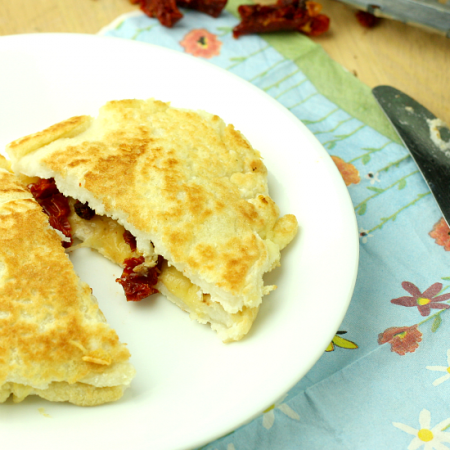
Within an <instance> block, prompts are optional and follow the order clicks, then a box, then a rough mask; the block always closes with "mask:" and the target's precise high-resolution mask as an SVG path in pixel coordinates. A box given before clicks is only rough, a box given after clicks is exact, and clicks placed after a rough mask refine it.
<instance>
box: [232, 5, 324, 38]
mask: <svg viewBox="0 0 450 450" xmlns="http://www.w3.org/2000/svg"><path fill="white" fill-rule="evenodd" d="M321 10H322V5H320V4H319V3H316V2H312V1H305V0H278V1H277V3H276V4H274V5H259V4H256V5H241V6H239V8H238V13H239V15H240V16H241V23H239V24H238V25H236V26H235V27H234V28H233V36H234V37H235V38H238V37H239V36H242V35H245V34H252V33H267V32H272V31H299V32H301V33H304V34H306V35H308V36H319V35H320V34H322V33H325V32H326V31H327V30H328V28H329V26H330V19H329V17H328V16H326V15H324V14H320V11H321Z"/></svg>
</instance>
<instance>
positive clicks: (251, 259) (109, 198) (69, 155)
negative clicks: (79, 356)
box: [8, 100, 296, 313]
mask: <svg viewBox="0 0 450 450" xmlns="http://www.w3.org/2000/svg"><path fill="white" fill-rule="evenodd" d="M49 130H50V129H49ZM42 133H44V134H48V135H53V134H54V133H53V131H47V132H46V131H44V132H42ZM49 139H50V137H49ZM51 139H53V138H51ZM30 140H31V142H32V144H30V145H31V146H35V142H34V141H35V139H34V138H31V139H30ZM19 142H20V141H19ZM8 152H9V154H10V155H11V157H12V158H13V160H14V161H15V170H16V171H22V172H24V173H25V174H27V175H31V174H33V175H39V176H44V175H47V176H54V177H55V179H56V182H57V184H59V187H60V189H61V190H62V191H63V192H64V193H65V194H66V195H71V196H73V197H77V195H75V194H77V193H76V192H75V188H78V187H79V190H80V192H79V194H80V195H79V196H81V197H83V196H85V197H86V198H84V199H81V200H83V201H86V199H87V198H88V197H89V196H92V197H93V198H94V199H96V200H97V201H98V204H99V205H101V208H102V209H103V211H99V212H100V213H102V214H106V215H110V216H113V217H115V218H116V219H119V221H121V222H122V223H123V224H124V225H125V226H126V228H128V229H130V231H132V232H133V231H139V232H142V233H143V234H145V235H146V236H148V238H149V239H150V240H151V241H152V242H153V243H154V245H155V249H156V252H157V253H159V254H162V255H163V256H164V257H165V258H166V259H168V260H169V261H170V262H171V264H173V265H174V266H175V267H177V269H179V270H180V271H181V272H182V273H183V274H184V275H186V276H187V277H188V278H190V279H191V280H192V281H193V282H194V283H196V284H199V285H200V286H201V287H202V288H203V290H204V292H209V293H211V294H212V295H213V297H214V298H215V299H217V298H219V297H220V301H221V303H223V305H224V307H225V309H226V310H227V311H229V312H232V313H234V312H237V311H239V310H240V309H242V307H243V306H249V307H256V306H258V305H259V303H260V302H261V297H262V295H263V294H264V293H265V292H267V291H268V289H267V288H264V286H263V282H262V276H263V274H264V273H265V272H267V271H268V270H271V269H272V268H273V267H274V266H275V265H276V264H278V260H279V251H278V250H277V249H278V247H277V245H273V242H272V243H270V242H265V239H268V236H269V235H270V236H272V237H273V227H274V224H275V223H276V220H277V219H278V215H279V211H278V208H277V207H276V205H275V203H274V202H273V201H272V199H270V197H269V195H268V190H267V170H266V168H265V166H264V164H263V162H262V160H261V158H260V155H259V153H258V152H257V151H256V150H254V149H253V148H252V147H251V145H250V144H249V143H248V141H247V140H246V139H245V138H244V137H243V136H242V134H241V133H240V132H238V131H237V130H235V129H234V127H233V126H232V125H228V126H226V125H225V124H224V122H223V121H222V120H221V119H220V118H219V117H217V116H213V115H211V114H207V113H204V112H193V111H187V110H181V109H176V108H171V107H170V106H169V105H168V104H166V103H162V102H159V101H154V100H148V101H140V100H123V101H112V102H109V103H107V104H106V105H105V106H104V107H103V108H102V109H101V111H100V114H99V117H98V118H97V119H96V120H95V121H94V122H93V124H92V126H91V127H90V128H89V129H87V131H85V132H84V133H82V134H80V135H78V136H76V137H74V138H72V139H62V140H57V141H54V142H52V143H51V144H50V145H48V146H46V147H44V148H42V149H40V150H39V151H37V152H35V153H34V154H30V155H29V157H23V156H22V155H23V151H22V150H21V148H20V144H15V145H14V146H11V145H10V146H9V148H8ZM69 185H71V186H72V188H69ZM71 189H72V190H71ZM79 196H78V197H79ZM89 198H90V197H89ZM90 204H91V202H90ZM94 207H95V208H97V206H94ZM291 231H292V233H291V236H289V240H290V239H292V238H293V236H294V235H295V232H296V229H295V230H291ZM137 237H138V242H139V236H137Z"/></svg>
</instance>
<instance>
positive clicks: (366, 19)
mask: <svg viewBox="0 0 450 450" xmlns="http://www.w3.org/2000/svg"><path fill="white" fill-rule="evenodd" d="M355 16H356V19H357V20H358V22H359V23H360V24H361V25H362V26H363V27H366V28H373V27H374V26H375V25H377V24H378V22H379V21H380V18H379V17H377V16H375V15H374V14H371V13H370V12H367V11H357V12H356V13H355Z"/></svg>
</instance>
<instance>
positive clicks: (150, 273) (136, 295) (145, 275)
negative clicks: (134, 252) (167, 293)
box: [116, 256, 159, 302]
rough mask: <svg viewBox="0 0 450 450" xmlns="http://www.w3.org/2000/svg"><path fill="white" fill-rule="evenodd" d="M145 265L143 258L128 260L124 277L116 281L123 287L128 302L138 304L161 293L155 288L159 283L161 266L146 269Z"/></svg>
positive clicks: (123, 273)
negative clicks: (150, 296)
mask: <svg viewBox="0 0 450 450" xmlns="http://www.w3.org/2000/svg"><path fill="white" fill-rule="evenodd" d="M158 262H159V261H158ZM143 263H144V257H143V256H140V257H139V258H128V259H126V260H125V261H124V264H125V268H124V269H123V272H122V276H121V277H120V278H117V279H116V281H117V282H118V283H120V284H121V285H122V287H123V290H124V292H125V296H126V298H127V301H133V302H138V301H140V300H142V299H143V298H146V297H148V296H149V295H152V294H157V293H158V292H159V291H158V289H156V288H155V285H156V283H157V282H158V274H159V264H158V265H156V266H155V267H145V266H143Z"/></svg>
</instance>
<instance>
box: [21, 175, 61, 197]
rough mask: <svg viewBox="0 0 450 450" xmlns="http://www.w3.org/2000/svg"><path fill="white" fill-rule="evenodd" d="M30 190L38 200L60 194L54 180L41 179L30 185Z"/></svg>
mask: <svg viewBox="0 0 450 450" xmlns="http://www.w3.org/2000/svg"><path fill="white" fill-rule="evenodd" d="M28 189H29V190H30V192H31V194H32V195H33V197H34V198H35V199H36V200H39V199H41V198H47V197H51V196H52V195H54V194H57V193H58V192H59V191H58V188H57V187H56V183H55V180H54V179H53V178H49V179H46V178H41V179H40V180H39V181H38V182H37V183H33V184H29V185H28Z"/></svg>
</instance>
